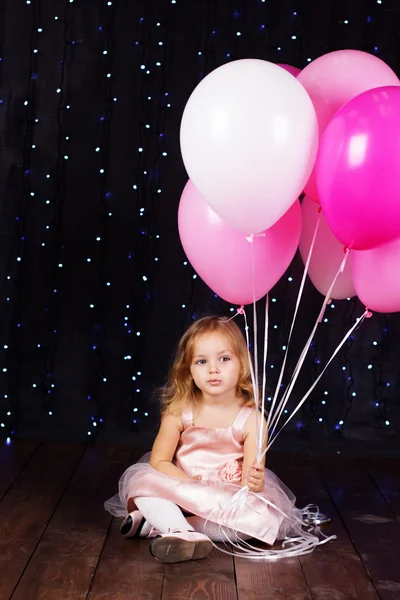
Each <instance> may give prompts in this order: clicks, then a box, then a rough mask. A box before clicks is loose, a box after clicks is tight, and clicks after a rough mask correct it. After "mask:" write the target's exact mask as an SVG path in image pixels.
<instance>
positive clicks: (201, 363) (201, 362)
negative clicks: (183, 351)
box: [195, 358, 206, 365]
mask: <svg viewBox="0 0 400 600" xmlns="http://www.w3.org/2000/svg"><path fill="white" fill-rule="evenodd" d="M205 362H206V361H205V360H204V358H200V360H196V363H195V364H196V365H204V363H205Z"/></svg>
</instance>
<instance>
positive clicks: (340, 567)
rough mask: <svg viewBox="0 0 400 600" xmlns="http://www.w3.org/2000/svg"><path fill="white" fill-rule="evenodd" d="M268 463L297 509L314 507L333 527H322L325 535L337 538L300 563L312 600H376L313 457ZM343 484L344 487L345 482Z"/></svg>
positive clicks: (279, 458) (274, 459) (282, 458)
mask: <svg viewBox="0 0 400 600" xmlns="http://www.w3.org/2000/svg"><path fill="white" fill-rule="evenodd" d="M270 464H271V466H272V469H275V468H276V470H277V475H278V476H281V477H282V479H283V480H284V483H285V484H287V485H288V487H289V488H290V489H291V490H292V491H293V492H294V493H295V494H296V496H297V498H298V500H297V503H296V504H297V506H299V507H302V506H306V505H307V504H309V503H312V504H317V505H318V506H319V508H320V510H321V511H322V512H324V513H326V514H328V515H329V516H330V517H331V518H332V524H330V525H326V526H324V527H322V531H323V533H325V535H332V534H336V535H337V539H336V540H334V541H331V542H328V543H327V544H324V545H322V546H318V547H317V548H316V549H315V550H314V552H313V553H312V554H310V555H308V556H304V557H301V558H300V559H299V560H300V564H301V567H302V569H303V572H304V576H305V579H306V581H307V584H308V587H309V590H310V595H311V598H312V599H313V600H338V599H339V598H340V599H342V598H343V599H346V600H359V599H360V598H363V600H379V595H378V593H377V591H376V589H375V586H374V585H373V582H372V580H371V577H370V576H369V573H368V572H367V570H366V569H365V566H364V564H363V562H362V561H361V559H360V557H359V555H358V552H357V550H356V548H355V547H354V545H353V543H352V541H351V540H350V538H349V536H348V533H347V531H346V529H345V527H344V525H343V522H342V519H341V518H340V516H339V514H338V512H337V510H336V507H335V506H334V504H333V503H332V500H331V498H330V496H329V494H328V491H327V489H326V487H325V485H324V482H323V479H322V477H321V474H320V471H319V465H318V460H317V459H315V458H313V457H306V456H293V455H287V456H285V455H278V456H276V455H274V454H271V460H270ZM343 485H346V482H345V480H344V482H343Z"/></svg>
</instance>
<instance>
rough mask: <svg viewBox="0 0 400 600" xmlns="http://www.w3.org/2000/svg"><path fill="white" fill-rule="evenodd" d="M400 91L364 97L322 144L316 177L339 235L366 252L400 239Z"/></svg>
mask: <svg viewBox="0 0 400 600" xmlns="http://www.w3.org/2000/svg"><path fill="white" fill-rule="evenodd" d="M399 131H400V87H386V88H380V89H376V90H370V91H368V92H364V94H361V95H360V96H357V98H354V99H353V100H351V101H350V102H349V103H348V104H346V106H344V107H343V108H342V109H341V110H340V111H339V112H337V113H336V115H335V116H334V117H333V119H332V121H331V122H330V123H329V125H328V127H327V129H326V131H325V134H324V136H323V138H322V140H321V144H320V149H319V153H318V158H317V163H316V174H317V183H318V190H319V194H320V200H321V206H322V208H323V211H324V213H325V217H326V219H327V221H328V223H329V226H330V228H331V229H332V231H333V233H334V234H335V236H336V237H337V238H338V239H339V240H340V241H341V242H342V243H343V244H344V245H345V246H347V247H348V248H353V249H354V250H367V249H370V248H375V247H377V246H380V245H381V244H383V243H386V242H389V241H392V240H394V239H396V238H398V237H400V136H399Z"/></svg>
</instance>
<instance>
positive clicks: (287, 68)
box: [277, 63, 301, 77]
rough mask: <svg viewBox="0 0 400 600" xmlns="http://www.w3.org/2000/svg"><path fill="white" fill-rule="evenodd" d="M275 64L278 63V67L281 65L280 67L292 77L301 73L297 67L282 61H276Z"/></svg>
mask: <svg viewBox="0 0 400 600" xmlns="http://www.w3.org/2000/svg"><path fill="white" fill-rule="evenodd" d="M277 65H278V67H282V69H285V71H287V72H288V73H290V74H291V75H293V77H297V75H298V74H299V73H301V69H298V68H297V67H293V66H292V65H286V64H283V63H277Z"/></svg>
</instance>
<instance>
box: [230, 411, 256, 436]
mask: <svg viewBox="0 0 400 600" xmlns="http://www.w3.org/2000/svg"><path fill="white" fill-rule="evenodd" d="M253 410H254V409H253V407H252V406H242V408H241V409H240V410H239V412H238V414H237V415H236V418H235V420H234V421H233V423H232V427H235V429H240V431H242V429H243V427H244V424H245V423H246V421H247V419H248V418H249V416H250V415H251V413H252V412H253Z"/></svg>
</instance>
